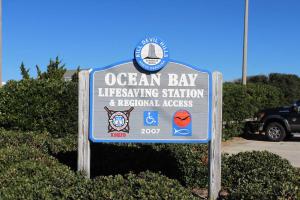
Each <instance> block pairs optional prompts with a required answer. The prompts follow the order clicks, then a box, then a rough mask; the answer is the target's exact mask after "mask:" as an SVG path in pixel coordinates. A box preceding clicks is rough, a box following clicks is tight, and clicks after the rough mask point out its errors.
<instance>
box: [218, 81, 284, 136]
mask: <svg viewBox="0 0 300 200" xmlns="http://www.w3.org/2000/svg"><path fill="white" fill-rule="evenodd" d="M223 87H224V92H223V122H224V129H223V137H224V138H225V139H228V138H230V137H232V136H237V135H241V134H243V128H244V124H243V121H244V120H245V119H249V118H253V117H254V115H255V114H256V113H257V112H258V111H259V110H261V109H264V108H271V107H277V106H280V105H282V99H283V95H282V92H281V90H280V89H278V88H276V87H274V86H270V85H264V84H248V85H247V86H243V85H241V84H236V83H225V84H224V85H223Z"/></svg>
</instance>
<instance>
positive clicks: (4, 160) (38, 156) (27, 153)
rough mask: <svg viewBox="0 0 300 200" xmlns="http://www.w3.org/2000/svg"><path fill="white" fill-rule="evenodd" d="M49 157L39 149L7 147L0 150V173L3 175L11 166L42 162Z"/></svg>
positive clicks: (22, 146)
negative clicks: (27, 162)
mask: <svg viewBox="0 0 300 200" xmlns="http://www.w3.org/2000/svg"><path fill="white" fill-rule="evenodd" d="M48 158H49V155H47V154H45V153H43V152H41V151H40V149H36V148H32V147H29V146H27V145H26V144H22V145H21V146H17V147H16V146H7V147H5V148H1V149H0V163H1V164H0V173H3V172H4V171H5V170H6V169H8V168H9V167H10V166H11V165H15V164H16V163H19V162H23V161H26V160H36V161H38V160H43V159H48Z"/></svg>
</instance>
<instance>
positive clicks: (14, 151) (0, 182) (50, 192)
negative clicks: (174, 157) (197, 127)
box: [0, 145, 195, 200]
mask: <svg viewBox="0 0 300 200" xmlns="http://www.w3.org/2000/svg"><path fill="white" fill-rule="evenodd" d="M0 199H74V200H75V199H76V200H77V199H95V200H96V199H126V200H127V199H195V197H194V196H193V195H192V193H191V191H190V190H187V189H185V188H184V187H183V186H181V185H180V183H179V182H178V181H177V180H172V179H169V178H167V177H165V176H163V175H161V174H156V173H152V172H142V173H139V174H138V175H135V174H133V173H129V174H127V175H125V176H124V177H123V176H122V175H116V176H106V177H103V176H102V177H97V178H95V179H93V180H88V179H85V178H84V177H83V176H82V175H80V174H77V173H74V172H73V171H71V170H70V169H69V168H68V167H66V166H64V165H63V164H61V163H59V162H57V160H56V159H55V158H53V157H51V156H49V155H46V154H44V153H42V152H40V151H39V149H35V148H33V147H28V146H25V145H23V146H20V147H15V148H14V147H11V146H8V147H6V148H2V149H0Z"/></svg>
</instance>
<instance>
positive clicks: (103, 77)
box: [89, 37, 212, 143]
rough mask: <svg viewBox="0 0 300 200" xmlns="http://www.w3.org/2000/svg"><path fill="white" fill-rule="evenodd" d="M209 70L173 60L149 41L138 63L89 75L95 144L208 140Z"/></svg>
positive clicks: (138, 53)
mask: <svg viewBox="0 0 300 200" xmlns="http://www.w3.org/2000/svg"><path fill="white" fill-rule="evenodd" d="M211 81H212V76H211V73H210V72H209V71H206V70H201V69H199V68H198V67H194V66H191V65H187V64H184V63H181V62H177V61H174V60H171V59H169V51H168V47H167V45H166V43H165V42H163V41H162V40H160V39H158V38H156V37H151V38H146V39H144V40H142V41H141V42H140V43H139V45H138V46H137V47H136V49H135V59H134V60H129V61H125V62H121V63H117V64H114V65H111V66H107V67H103V68H97V69H93V70H92V71H91V72H90V98H89V104H90V116H89V118H90V119H89V133H90V139H91V140H92V141H93V142H163V143H165V142H168V143H173V142H174V143H182V142H184V143H190V142H191V143H192V142H195V143H197V142H208V141H209V140H210V134H211V106H212V105H211V98H212V97H211V90H212V87H211Z"/></svg>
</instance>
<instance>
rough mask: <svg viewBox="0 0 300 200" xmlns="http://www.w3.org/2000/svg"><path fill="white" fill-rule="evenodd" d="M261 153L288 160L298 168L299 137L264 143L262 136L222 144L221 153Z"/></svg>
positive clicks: (299, 163) (299, 162)
mask: <svg viewBox="0 0 300 200" xmlns="http://www.w3.org/2000/svg"><path fill="white" fill-rule="evenodd" d="M253 150H256V151H263V150H267V151H270V152H272V153H275V154H277V155H280V156H281V157H283V158H286V159H288V160H289V161H290V162H291V164H292V165H293V166H295V167H299V168H300V136H299V135H297V136H295V137H293V138H290V139H288V140H285V141H282V142H269V141H264V138H263V137H262V136H258V135H257V136H254V137H253V138H251V139H244V138H240V137H237V138H233V139H232V140H230V141H226V142H223V143H222V152H224V153H229V154H235V153H238V152H243V151H253Z"/></svg>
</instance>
